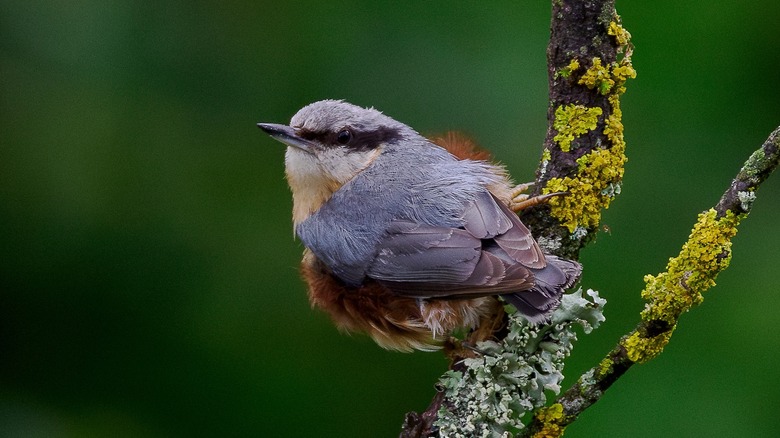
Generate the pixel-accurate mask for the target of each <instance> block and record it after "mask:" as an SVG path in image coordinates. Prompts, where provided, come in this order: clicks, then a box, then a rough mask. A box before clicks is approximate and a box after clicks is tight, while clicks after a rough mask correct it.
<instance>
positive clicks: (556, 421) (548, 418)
mask: <svg viewBox="0 0 780 438" xmlns="http://www.w3.org/2000/svg"><path fill="white" fill-rule="evenodd" d="M535 416H536V419H537V420H538V421H539V424H541V425H542V428H541V430H539V431H538V432H536V433H535V434H534V435H533V438H554V437H559V436H563V431H564V427H563V426H561V423H562V420H563V405H561V404H560V403H555V404H553V405H550V406H547V407H544V408H541V409H539V410H538V411H537V412H536V415H535Z"/></svg>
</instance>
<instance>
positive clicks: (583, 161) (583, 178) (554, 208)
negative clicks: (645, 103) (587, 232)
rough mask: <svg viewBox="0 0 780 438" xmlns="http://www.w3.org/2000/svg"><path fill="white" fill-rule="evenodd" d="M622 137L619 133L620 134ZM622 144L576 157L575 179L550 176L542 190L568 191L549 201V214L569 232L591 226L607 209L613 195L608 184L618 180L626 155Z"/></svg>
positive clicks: (549, 191) (597, 221)
mask: <svg viewBox="0 0 780 438" xmlns="http://www.w3.org/2000/svg"><path fill="white" fill-rule="evenodd" d="M621 136H622V135H621ZM624 150H625V144H622V143H621V144H620V145H618V146H613V147H612V148H611V149H596V150H594V151H593V152H591V153H589V154H586V155H583V156H582V157H580V158H579V159H578V160H577V164H578V165H579V167H578V171H577V176H576V177H575V178H571V177H568V176H567V177H564V178H550V180H549V181H547V185H546V186H545V188H544V189H543V191H542V192H543V193H555V192H568V193H569V196H558V197H555V198H553V199H551V200H550V206H551V212H550V213H551V214H552V215H553V216H554V217H556V218H558V219H559V220H560V221H561V224H562V225H563V226H565V227H566V228H568V229H569V232H570V233H573V232H574V230H576V229H577V227H584V228H595V227H597V226H598V225H599V222H600V221H601V210H602V209H606V208H609V204H610V202H612V199H613V198H614V192H610V191H609V188H610V185H616V184H619V183H620V180H621V179H622V178H623V166H624V165H625V163H626V161H627V158H626V156H625V154H624Z"/></svg>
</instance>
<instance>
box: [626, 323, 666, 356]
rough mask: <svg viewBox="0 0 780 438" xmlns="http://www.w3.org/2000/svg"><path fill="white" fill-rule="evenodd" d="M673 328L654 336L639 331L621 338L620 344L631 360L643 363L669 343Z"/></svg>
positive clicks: (659, 352) (656, 354)
mask: <svg viewBox="0 0 780 438" xmlns="http://www.w3.org/2000/svg"><path fill="white" fill-rule="evenodd" d="M673 332H674V328H672V329H671V330H669V331H666V332H664V333H661V334H659V335H656V336H652V337H647V336H645V335H643V334H642V333H641V332H639V331H635V332H634V333H632V334H631V336H629V337H627V338H625V339H623V340H622V341H621V342H620V344H621V345H622V346H623V347H624V348H625V349H626V355H627V356H628V358H629V359H631V361H632V362H635V363H645V362H647V361H648V360H650V359H652V358H654V357H656V356H658V355H659V354H661V352H662V351H664V347H665V346H666V344H668V343H669V339H670V338H671V337H672V333H673Z"/></svg>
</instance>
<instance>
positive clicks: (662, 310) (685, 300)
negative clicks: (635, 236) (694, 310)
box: [642, 209, 741, 324]
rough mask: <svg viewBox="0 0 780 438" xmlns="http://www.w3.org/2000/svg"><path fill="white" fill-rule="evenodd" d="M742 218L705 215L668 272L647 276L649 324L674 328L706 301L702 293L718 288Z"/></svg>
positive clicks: (644, 294)
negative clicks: (681, 317)
mask: <svg viewBox="0 0 780 438" xmlns="http://www.w3.org/2000/svg"><path fill="white" fill-rule="evenodd" d="M740 219H741V218H740V217H739V216H737V215H735V214H733V213H732V212H731V211H729V212H728V213H727V214H726V216H724V217H721V218H718V217H717V213H716V212H715V210H714V209H710V210H707V211H705V212H704V213H701V214H700V215H699V219H698V221H697V222H696V224H695V225H694V227H693V230H692V231H691V234H690V236H689V237H688V241H687V242H685V244H684V245H683V247H682V250H681V251H680V254H679V255H678V256H677V257H673V258H671V259H669V263H668V264H667V265H666V272H662V273H660V274H658V275H656V276H653V275H647V276H645V283H646V286H645V289H644V290H643V291H642V298H644V299H646V300H648V301H649V305H648V306H647V307H646V308H645V310H644V311H643V312H642V318H643V319H644V320H645V321H652V320H661V321H666V322H668V323H670V324H674V322H675V321H676V320H677V317H678V316H679V315H680V314H681V313H683V312H686V311H688V310H689V309H690V308H691V307H693V306H695V305H696V304H699V303H701V301H702V299H703V298H702V292H704V291H706V290H707V289H709V288H711V287H712V286H714V285H715V278H716V277H717V276H718V273H720V271H722V270H724V269H726V267H728V265H729V261H730V260H731V239H732V238H733V237H734V236H735V235H736V234H737V225H739V221H740Z"/></svg>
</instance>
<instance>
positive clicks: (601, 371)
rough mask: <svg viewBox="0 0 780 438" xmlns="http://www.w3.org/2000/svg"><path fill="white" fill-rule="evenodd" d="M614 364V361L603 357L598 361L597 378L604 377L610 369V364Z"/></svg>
mask: <svg viewBox="0 0 780 438" xmlns="http://www.w3.org/2000/svg"><path fill="white" fill-rule="evenodd" d="M614 364H615V363H614V362H613V361H612V359H610V358H608V357H605V358H604V359H603V360H602V361H601V362H599V368H598V372H597V374H596V377H597V378H602V377H604V376H605V375H606V374H607V373H609V372H610V371H612V366H613V365H614Z"/></svg>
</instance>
